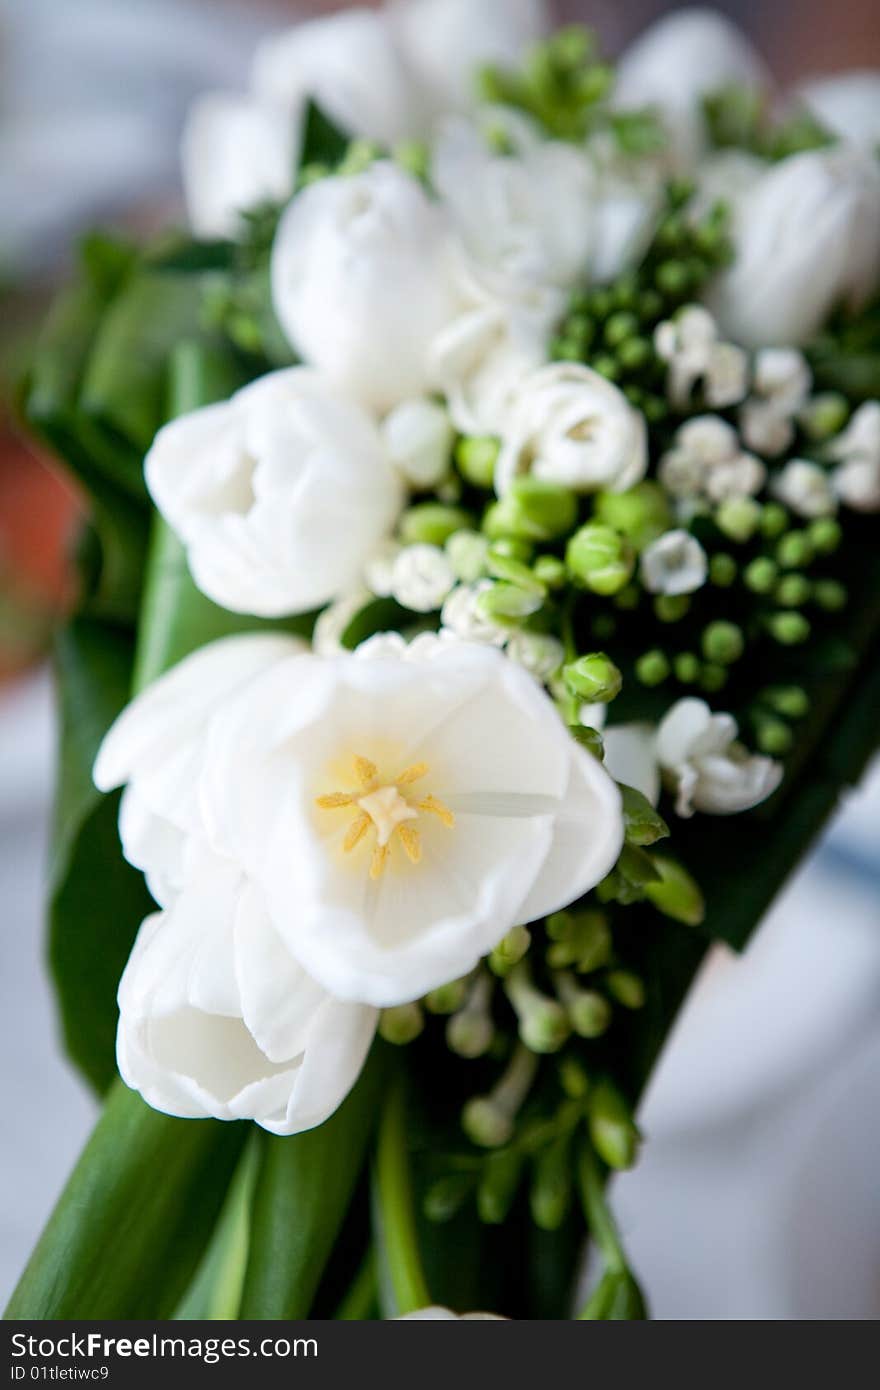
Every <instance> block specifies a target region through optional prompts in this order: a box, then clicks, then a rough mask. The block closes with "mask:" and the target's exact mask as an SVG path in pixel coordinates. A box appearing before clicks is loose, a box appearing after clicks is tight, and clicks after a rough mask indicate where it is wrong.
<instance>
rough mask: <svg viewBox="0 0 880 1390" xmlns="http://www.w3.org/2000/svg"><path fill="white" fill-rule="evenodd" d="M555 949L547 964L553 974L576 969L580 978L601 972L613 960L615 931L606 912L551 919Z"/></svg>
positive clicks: (559, 914)
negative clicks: (558, 971)
mask: <svg viewBox="0 0 880 1390" xmlns="http://www.w3.org/2000/svg"><path fill="white" fill-rule="evenodd" d="M547 934H548V936H549V937H550V939H551V941H552V942H553V945H552V946H551V947H550V949H549V950H548V952H547V963H548V965H549V966H550V967H551V969H553V970H564V969H566V967H568V966H573V967H574V968H575V970H577V972H578V974H580V975H588V974H590V973H591V972H592V971H594V970H601V969H602V967H603V966H604V965H607V963H608V961H609V960H610V958H611V948H612V939H611V928H610V926H609V925H608V918H607V917H606V916H605V913H604V912H597V911H596V910H595V909H589V910H587V911H585V912H577V913H571V912H554V913H553V915H552V916H551V917H548V919H547Z"/></svg>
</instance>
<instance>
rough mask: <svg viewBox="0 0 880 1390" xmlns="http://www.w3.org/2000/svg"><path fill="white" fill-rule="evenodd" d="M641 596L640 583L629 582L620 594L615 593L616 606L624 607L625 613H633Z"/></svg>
mask: <svg viewBox="0 0 880 1390" xmlns="http://www.w3.org/2000/svg"><path fill="white" fill-rule="evenodd" d="M641 596H642V591H641V589H640V588H639V586H638V584H627V585H625V586H624V588H622V589H621V591H620V593H619V594H615V595H614V607H615V608H621V609H623V611H624V612H625V613H631V612H632V611H633V610H634V609H636V608H638V606H639V599H640V598H641Z"/></svg>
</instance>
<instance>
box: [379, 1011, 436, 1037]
mask: <svg viewBox="0 0 880 1390" xmlns="http://www.w3.org/2000/svg"><path fill="white" fill-rule="evenodd" d="M424 1026H425V1018H424V1014H423V1013H422V1010H421V1006H420V1005H419V1004H398V1005H397V1007H396V1008H393V1009H383V1010H382V1013H381V1014H380V1015H379V1036H380V1038H384V1039H385V1041H386V1042H387V1043H394V1045H395V1046H396V1047H403V1046H405V1045H406V1044H407V1043H411V1042H414V1041H415V1039H416V1038H417V1037H418V1036H419V1034H420V1033H421V1031H422V1029H423V1028H424Z"/></svg>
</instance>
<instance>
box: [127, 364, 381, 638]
mask: <svg viewBox="0 0 880 1390" xmlns="http://www.w3.org/2000/svg"><path fill="white" fill-rule="evenodd" d="M145 469H146V480H147V486H148V487H149V489H150V493H151V495H152V497H153V500H154V501H155V503H156V506H157V507H158V508H159V510H160V511H161V512H162V514H163V516H164V517H165V518H166V520H167V521H168V523H169V525H170V526H171V527H172V528H173V529H174V530H175V531H176V532H177V534H178V535H179V536H180V538H181V540H182V541H183V543H184V545H185V546H186V549H187V558H188V560H189V564H190V568H191V570H192V574H193V578H194V579H195V581H196V583H197V585H198V586H199V588H200V589H201V590H202V591H203V593H205V594H207V595H208V597H209V598H212V599H213V600H214V601H215V602H216V603H219V604H222V605H223V607H225V608H230V609H232V610H234V611H235V612H244V613H254V614H257V615H259V616H265V617H272V616H276V615H280V614H285V613H302V612H307V611H308V610H309V609H311V608H317V607H319V606H320V605H322V604H324V603H327V602H329V601H330V600H331V599H333V598H336V597H338V596H340V595H342V594H344V593H345V592H346V591H347V590H349V589H351V588H352V586H353V585H354V584H355V583H356V582H357V581H358V579H359V577H360V572H361V569H362V567H363V564H364V561H365V560H366V559H367V557H368V556H369V555H370V554H371V553H372V551H373V550H374V549H375V547H376V546H377V545H378V543H379V542H380V540H381V539H382V538H383V537H384V536H385V535H387V533H388V532H389V531H390V530H391V528H392V526H393V525H394V522H395V520H396V518H397V515H398V512H399V510H400V507H401V504H402V500H403V487H402V484H401V482H400V480H399V479H398V477H397V475H396V473H395V472H394V470H393V468H392V467H391V464H390V462H389V461H388V459H387V457H386V455H385V453H384V451H383V448H382V442H381V439H380V437H379V434H378V431H377V429H376V427H375V425H374V424H373V422H372V420H371V419H370V417H369V416H368V415H366V414H365V412H364V411H362V410H361V409H360V407H358V406H356V405H354V404H353V403H352V402H350V401H347V400H346V399H345V398H344V397H343V396H342V395H341V394H340V393H339V391H338V390H337V388H336V387H335V386H334V384H333V383H332V382H330V381H328V380H327V379H326V378H325V377H322V376H321V375H320V374H319V373H316V372H312V371H309V370H307V369H305V368H301V367H292V368H289V369H286V370H284V371H279V372H272V373H270V374H269V375H268V376H265V377H262V378H261V379H260V380H258V381H255V382H253V383H252V384H251V385H250V386H247V387H245V388H244V390H242V391H239V392H238V394H237V395H235V396H233V397H232V399H231V400H229V401H224V402H223V403H221V404H219V405H212V406H207V407H205V408H204V409H202V410H197V411H194V412H193V413H192V414H190V415H185V416H182V417H180V418H179V419H177V420H174V421H172V422H171V423H170V424H168V425H166V426H165V427H164V428H163V429H162V430H160V432H159V434H158V435H157V436H156V441H155V443H154V444H153V447H152V449H151V450H150V452H149V454H148V455H147V459H146V464H145Z"/></svg>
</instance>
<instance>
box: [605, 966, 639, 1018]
mask: <svg viewBox="0 0 880 1390" xmlns="http://www.w3.org/2000/svg"><path fill="white" fill-rule="evenodd" d="M605 986H606V988H607V990H608V993H609V994H610V995H611V997H612V998H613V999H616V1000H617V1002H618V1004H622V1005H623V1007H624V1008H625V1009H642V1008H644V1005H645V983H644V981H643V980H642V979H641V978H640V977H639V976H638V975H634V974H633V972H632V971H631V970H610V971H609V972H608V974H607V975H606V976H605Z"/></svg>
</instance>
